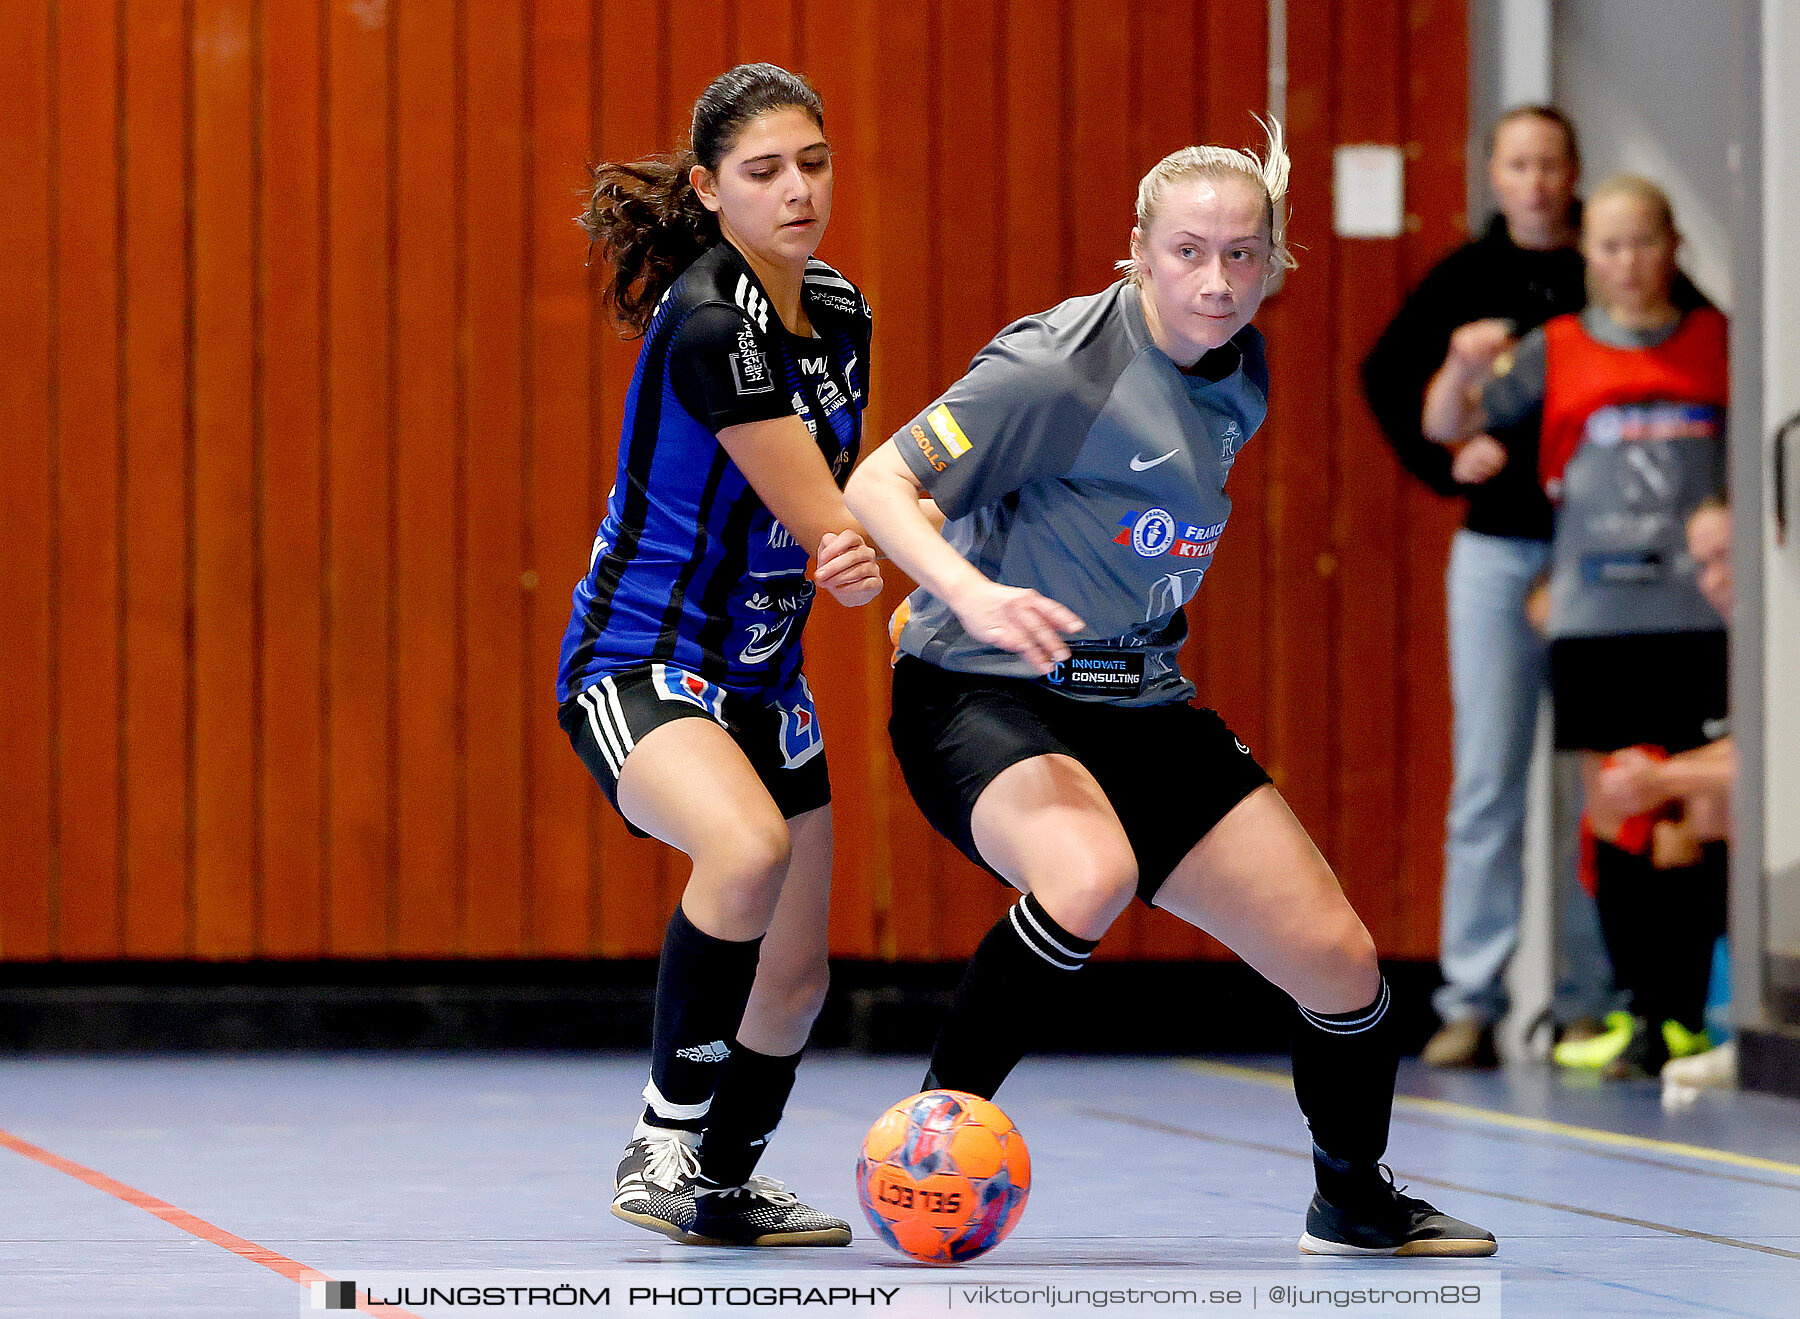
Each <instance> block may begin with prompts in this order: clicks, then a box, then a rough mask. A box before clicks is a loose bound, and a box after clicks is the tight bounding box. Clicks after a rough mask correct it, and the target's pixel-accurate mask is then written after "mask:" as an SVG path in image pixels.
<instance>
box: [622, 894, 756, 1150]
mask: <svg viewBox="0 0 1800 1319" xmlns="http://www.w3.org/2000/svg"><path fill="white" fill-rule="evenodd" d="M761 948H762V939H761V938H760V937H758V938H755V939H749V940H745V941H743V942H738V941H735V940H730V939H715V938H713V937H712V935H710V934H707V933H706V932H705V931H704V930H701V929H700V928H699V927H698V926H696V925H695V924H694V923H693V922H692V921H690V920H689V919H688V918H687V913H686V912H684V911H683V910H682V909H681V908H680V906H679V905H678V906H677V907H676V908H675V914H674V915H673V916H671V917H669V928H668V931H667V932H666V933H665V934H664V935H663V946H662V959H661V961H660V962H659V963H658V965H657V968H656V1023H655V1025H654V1026H653V1027H652V1029H651V1033H650V1084H649V1085H647V1086H645V1087H644V1099H645V1101H646V1102H647V1103H648V1105H649V1107H647V1108H646V1109H645V1110H644V1121H646V1122H648V1123H650V1124H651V1125H652V1126H658V1127H680V1128H683V1129H685V1130H688V1131H699V1130H700V1129H701V1128H703V1127H704V1126H705V1125H706V1115H707V1111H708V1109H709V1108H710V1106H711V1104H712V1097H713V1091H714V1089H715V1088H717V1086H718V1083H719V1071H720V1069H721V1068H722V1067H723V1066H724V1065H725V1060H726V1059H727V1058H728V1057H730V1056H731V1046H730V1044H728V1043H727V1041H729V1040H734V1039H736V1038H737V1029H738V1023H739V1022H741V1021H743V1019H744V1005H745V1004H746V1003H748V1002H749V1001H750V986H751V984H752V983H753V982H754V981H755V979H756V958H757V954H758V953H759V951H760V950H761Z"/></svg>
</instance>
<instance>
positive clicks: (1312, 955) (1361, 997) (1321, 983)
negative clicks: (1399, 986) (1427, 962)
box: [1306, 913, 1381, 1012]
mask: <svg viewBox="0 0 1800 1319" xmlns="http://www.w3.org/2000/svg"><path fill="white" fill-rule="evenodd" d="M1309 942H1310V943H1311V945H1312V946H1311V947H1310V949H1309V950H1308V956H1307V959H1306V961H1307V965H1308V967H1309V968H1310V969H1311V972H1312V976H1311V978H1312V980H1313V982H1314V985H1315V986H1316V994H1317V995H1321V996H1323V999H1325V1000H1329V1001H1330V1002H1332V1003H1333V1004H1334V1005H1336V1004H1341V1005H1342V1006H1333V1007H1330V1008H1314V1009H1313V1010H1314V1011H1328V1012H1351V1011H1354V1010H1355V1009H1357V1008H1359V1007H1363V1006H1365V1005H1366V1004H1368V1003H1369V1002H1370V1001H1371V1000H1372V999H1373V998H1374V997H1375V994H1376V992H1377V991H1378V990H1379V989H1380V987H1381V966H1380V964H1379V962H1378V961H1377V959H1376V955H1375V940H1374V938H1373V937H1372V936H1371V935H1370V934H1369V931H1368V929H1367V927H1366V926H1364V925H1363V923H1362V922H1361V921H1360V920H1358V919H1357V918H1356V915H1355V913H1346V915H1345V916H1344V917H1343V918H1342V919H1339V920H1336V921H1332V922H1329V923H1327V924H1325V925H1324V926H1323V927H1322V928H1320V929H1319V930H1318V931H1317V932H1316V933H1315V934H1314V936H1313V938H1312V939H1311V940H1310V941H1309Z"/></svg>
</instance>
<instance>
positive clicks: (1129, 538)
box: [1113, 508, 1225, 559]
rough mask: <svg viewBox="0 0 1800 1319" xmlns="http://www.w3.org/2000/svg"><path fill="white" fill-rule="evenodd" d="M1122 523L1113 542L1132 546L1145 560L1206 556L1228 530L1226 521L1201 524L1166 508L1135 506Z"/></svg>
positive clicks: (1123, 518)
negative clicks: (1139, 508)
mask: <svg viewBox="0 0 1800 1319" xmlns="http://www.w3.org/2000/svg"><path fill="white" fill-rule="evenodd" d="M1119 526H1120V528H1121V530H1120V532H1119V534H1118V535H1116V536H1114V537H1113V544H1115V545H1129V546H1131V548H1132V549H1133V550H1135V551H1136V552H1137V554H1138V555H1139V556H1140V557H1142V558H1146V559H1160V558H1161V557H1162V556H1163V555H1165V554H1173V555H1174V556H1175V557H1176V558H1178V559H1204V558H1207V557H1209V556H1210V555H1211V554H1212V552H1213V550H1214V548H1215V547H1216V546H1217V545H1218V543H1219V533H1220V532H1222V531H1224V530H1225V524H1224V523H1223V522H1215V523H1213V524H1212V525H1210V526H1205V527H1201V526H1196V525H1195V524H1194V523H1192V522H1180V521H1177V520H1176V518H1175V515H1174V514H1173V513H1170V512H1169V510H1168V509H1166V508H1152V509H1147V510H1145V511H1144V512H1142V513H1140V512H1138V511H1137V510H1135V509H1133V510H1132V511H1131V512H1129V513H1127V514H1126V515H1125V516H1124V517H1122V518H1120V519H1119Z"/></svg>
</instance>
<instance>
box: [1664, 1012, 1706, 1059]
mask: <svg viewBox="0 0 1800 1319" xmlns="http://www.w3.org/2000/svg"><path fill="white" fill-rule="evenodd" d="M1662 1037H1663V1043H1664V1044H1666V1045H1668V1046H1669V1057H1671V1058H1691V1057H1693V1056H1694V1055H1695V1054H1697V1053H1705V1052H1706V1051H1707V1050H1708V1049H1710V1048H1712V1047H1713V1042H1712V1038H1711V1037H1710V1036H1709V1035H1707V1033H1706V1032H1705V1031H1703V1030H1689V1029H1688V1028H1687V1027H1686V1026H1683V1025H1682V1024H1681V1023H1680V1022H1679V1021H1665V1022H1663V1024H1662Z"/></svg>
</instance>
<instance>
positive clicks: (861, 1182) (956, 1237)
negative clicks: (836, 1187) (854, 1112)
mask: <svg viewBox="0 0 1800 1319" xmlns="http://www.w3.org/2000/svg"><path fill="white" fill-rule="evenodd" d="M1030 1190H1031V1154H1030V1152H1029V1151H1028V1150H1026V1148H1025V1138H1024V1137H1023V1136H1021V1135H1020V1134H1019V1132H1018V1130H1017V1129H1016V1128H1015V1127H1014V1126H1013V1124H1012V1119H1011V1118H1009V1117H1007V1116H1006V1114H1004V1113H1002V1112H1001V1111H1000V1109H999V1108H998V1107H997V1106H995V1105H994V1104H992V1103H990V1102H989V1101H988V1100H985V1099H982V1098H980V1097H979V1096H976V1095H971V1094H965V1093H964V1092H963V1091H961V1090H926V1091H924V1092H923V1093H922V1094H916V1095H914V1096H913V1097H912V1098H911V1099H902V1100H901V1101H900V1102H899V1103H897V1104H895V1105H894V1106H893V1107H892V1108H890V1109H889V1110H888V1111H887V1112H885V1113H883V1114H882V1115H881V1117H880V1118H878V1119H877V1120H876V1122H875V1125H874V1126H872V1127H870V1128H869V1134H868V1135H867V1136H866V1137H864V1138H863V1147H862V1157H861V1158H859V1159H857V1161H856V1197H857V1199H858V1200H860V1201H861V1202H862V1207H863V1213H865V1214H867V1215H868V1218H869V1226H871V1227H873V1228H874V1229H875V1233H876V1235H877V1236H879V1237H880V1238H881V1239H882V1240H883V1241H885V1242H887V1243H888V1245H890V1246H892V1247H893V1248H894V1249H895V1250H897V1251H899V1252H900V1253H901V1254H903V1255H911V1256H912V1257H913V1258H914V1259H916V1260H923V1261H925V1262H926V1263H928V1264H958V1263H961V1262H962V1261H963V1260H968V1259H974V1258H975V1257H976V1256H977V1255H981V1254H985V1253H986V1252H988V1251H990V1250H992V1249H993V1248H994V1247H995V1246H997V1245H999V1244H1000V1243H1001V1242H1002V1241H1004V1240H1006V1235H1007V1233H1009V1232H1011V1231H1012V1230H1013V1228H1014V1227H1015V1226H1016V1225H1017V1224H1018V1221H1019V1215H1021V1214H1023V1213H1024V1212H1025V1197H1026V1195H1027V1193H1028V1192H1029V1191H1030Z"/></svg>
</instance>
